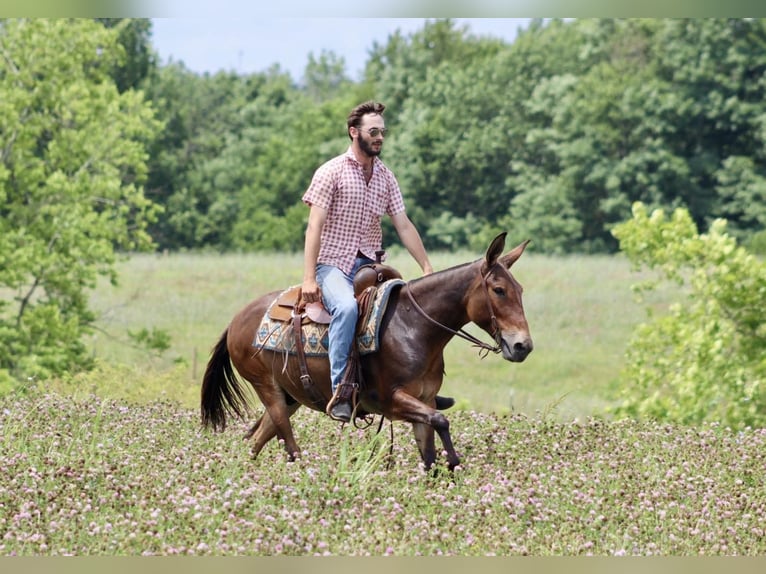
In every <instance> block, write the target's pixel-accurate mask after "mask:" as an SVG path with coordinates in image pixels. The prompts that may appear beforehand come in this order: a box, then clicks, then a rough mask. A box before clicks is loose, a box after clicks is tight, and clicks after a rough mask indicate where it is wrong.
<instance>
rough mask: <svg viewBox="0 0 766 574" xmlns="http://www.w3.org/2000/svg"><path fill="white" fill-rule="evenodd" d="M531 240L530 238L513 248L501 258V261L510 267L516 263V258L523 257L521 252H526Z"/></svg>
mask: <svg viewBox="0 0 766 574" xmlns="http://www.w3.org/2000/svg"><path fill="white" fill-rule="evenodd" d="M529 242H530V240H529V239H527V240H526V241H524V242H523V243H520V244H519V245H517V246H516V247H514V248H513V249H511V251H509V252H508V253H507V254H506V255H503V256H502V257H501V258H500V263H502V264H503V265H505V266H506V267H508V268H510V266H511V265H513V264H514V263H516V260H517V259H518V258H519V257H521V254H522V253H524V250H525V249H526V248H527V245H528V244H529Z"/></svg>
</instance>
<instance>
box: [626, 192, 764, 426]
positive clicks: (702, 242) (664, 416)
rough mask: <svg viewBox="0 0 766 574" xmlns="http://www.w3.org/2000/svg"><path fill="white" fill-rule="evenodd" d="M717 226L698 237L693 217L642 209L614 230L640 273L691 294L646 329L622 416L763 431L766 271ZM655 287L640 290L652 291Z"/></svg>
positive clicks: (635, 350) (635, 351)
mask: <svg viewBox="0 0 766 574" xmlns="http://www.w3.org/2000/svg"><path fill="white" fill-rule="evenodd" d="M725 228H726V222H725V220H721V219H719V220H716V221H715V222H713V224H712V225H711V226H710V230H709V231H708V232H707V233H704V234H699V233H698V231H697V227H696V225H695V223H694V221H693V219H692V217H691V215H690V213H689V211H688V210H686V209H682V208H679V209H676V210H675V211H674V212H673V214H672V216H671V217H670V218H667V217H666V216H665V213H664V212H663V211H662V210H655V211H653V212H652V213H651V214H650V213H649V212H648V211H647V209H646V207H645V206H644V205H643V204H641V203H637V204H635V205H634V206H633V218H632V219H631V220H628V221H626V222H624V223H621V224H620V225H618V226H616V227H615V229H614V234H615V236H616V237H617V238H618V239H619V241H620V248H621V249H622V251H623V252H624V253H625V254H626V255H627V256H628V258H629V259H630V261H631V262H632V264H633V265H634V266H635V267H636V268H637V269H641V268H643V267H646V268H649V269H656V270H658V271H659V272H660V276H661V277H662V278H664V279H667V280H672V281H675V282H677V283H679V284H680V285H684V286H686V289H685V291H686V296H685V298H683V299H682V300H680V301H677V302H675V303H674V304H672V305H671V307H670V309H669V313H668V314H667V315H664V316H661V317H657V318H653V319H652V320H651V321H650V322H648V323H645V324H642V325H639V326H638V327H637V329H636V331H635V333H634V335H633V337H632V340H631V342H630V344H629V345H628V350H627V353H626V367H625V370H624V372H623V373H622V375H621V378H620V386H621V388H622V389H623V390H622V404H621V405H620V406H619V407H618V408H617V409H615V412H616V414H617V415H618V416H631V417H646V418H652V419H657V420H667V421H675V422H680V423H688V424H695V423H701V422H703V421H717V422H721V423H722V424H725V425H729V426H732V427H740V428H741V427H744V426H746V425H751V426H763V425H764V424H766V358H765V357H764V353H763V349H764V348H766V306H764V305H763V301H764V300H765V299H766V264H764V262H763V261H760V260H758V259H757V258H755V257H754V256H753V255H751V254H749V253H748V252H747V251H746V250H745V249H744V248H742V247H738V246H737V244H736V241H735V240H734V238H732V237H730V236H729V235H728V234H726V232H725ZM655 286H656V282H648V283H644V284H642V285H639V286H638V288H639V290H643V291H647V290H651V289H653V288H654V287H655Z"/></svg>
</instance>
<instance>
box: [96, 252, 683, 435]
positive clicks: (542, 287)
mask: <svg viewBox="0 0 766 574" xmlns="http://www.w3.org/2000/svg"><path fill="white" fill-rule="evenodd" d="M480 256H481V254H480V253H457V254H446V253H434V254H432V260H433V263H434V266H435V268H436V269H445V268H447V267H450V266H452V265H456V264H460V263H464V262H466V261H472V260H474V259H477V258H478V257H480ZM389 263H390V264H392V265H394V266H395V267H397V268H398V269H400V270H401V271H402V273H403V275H404V277H405V278H408V279H409V278H414V277H417V276H418V268H417V265H416V264H415V263H414V262H413V261H412V259H411V258H410V257H409V255H408V254H407V253H406V252H399V251H394V252H392V253H391V257H390V259H389ZM119 270H120V276H121V280H120V281H121V283H120V286H119V287H118V288H116V289H115V288H113V287H111V286H110V285H102V286H100V287H99V289H98V290H97V291H96V292H95V294H94V296H93V298H92V305H93V307H94V308H95V309H96V310H97V311H98V313H99V314H100V316H101V319H100V321H99V326H100V327H101V328H102V329H103V331H104V332H99V333H97V334H96V335H95V336H94V337H93V339H92V341H91V342H90V344H91V345H92V349H93V352H94V353H95V354H96V356H98V357H99V358H101V359H103V360H105V361H108V362H118V363H123V364H127V365H132V366H133V368H134V369H135V370H136V371H138V377H139V378H141V379H143V378H144V377H143V376H142V375H143V374H144V373H150V372H152V373H156V372H165V375H164V376H163V377H162V383H163V384H164V385H168V387H167V388H164V389H143V387H141V386H140V385H139V383H138V382H137V381H133V382H130V381H125V384H126V385H132V388H126V389H123V392H124V393H127V396H131V393H133V395H135V394H136V393H140V392H144V394H149V395H151V394H152V393H155V394H156V393H159V392H162V396H169V397H176V398H181V399H182V401H183V402H184V404H185V405H187V406H195V405H196V404H197V401H198V391H199V384H200V379H201V376H202V373H203V371H204V367H205V364H206V362H207V360H208V357H209V350H210V348H211V346H212V345H213V344H214V343H215V342H216V341H217V339H218V336H219V335H220V333H221V332H222V330H223V329H224V328H225V327H226V325H227V324H228V322H229V320H230V319H231V317H232V316H233V315H234V313H235V312H236V311H238V310H239V309H240V308H241V307H243V306H244V305H245V304H246V303H247V302H248V301H250V300H251V299H253V298H255V297H257V296H259V295H261V294H263V293H266V292H268V291H271V290H275V289H281V288H284V287H286V286H288V285H292V284H297V283H299V282H300V280H301V274H302V260H301V256H300V255H297V254H293V255H290V254H275V255H264V254H259V255H235V254H226V255H219V254H193V255H192V254H174V255H169V256H164V255H136V256H134V257H132V258H131V259H130V260H128V261H125V262H123V263H122V264H121V265H120V267H119ZM513 272H514V275H515V276H516V277H517V279H518V280H519V281H520V282H521V283H522V285H524V288H525V292H524V304H525V309H526V314H527V318H528V320H529V323H530V328H531V330H532V336H533V339H534V343H535V350H534V352H533V353H532V354H531V355H530V356H529V358H528V359H527V360H526V361H525V362H524V363H521V364H512V363H508V362H506V361H504V360H502V359H501V358H500V357H499V356H495V355H491V356H489V357H486V358H484V359H481V358H480V357H479V355H478V352H477V350H476V349H474V348H473V347H471V345H470V344H468V343H467V342H465V341H463V340H460V339H455V340H453V341H452V342H451V343H450V344H449V345H448V347H447V350H446V359H447V366H446V371H447V376H446V377H445V381H444V386H443V387H442V394H447V395H451V396H454V397H455V398H456V399H457V401H458V405H457V407H458V408H459V409H467V410H476V411H480V412H495V413H509V412H515V413H522V414H527V415H533V414H534V413H536V412H546V413H547V412H550V411H552V410H555V414H556V417H557V418H558V419H559V420H572V419H574V418H581V419H582V418H584V417H587V416H590V415H596V414H603V411H604V408H605V407H607V406H609V405H610V404H612V402H613V400H614V394H615V390H616V386H615V381H616V378H617V375H618V373H619V370H620V368H621V366H622V361H623V354H624V351H625V348H626V345H627V344H628V340H629V337H630V334H631V331H632V329H633V327H634V326H635V325H636V324H637V323H638V322H640V321H642V320H644V318H645V311H644V308H643V307H642V306H640V305H638V304H637V303H636V302H635V300H634V297H633V294H632V292H631V290H630V285H631V284H632V283H634V282H636V281H638V280H639V279H640V277H639V276H638V275H637V274H635V273H632V272H631V270H630V268H629V265H628V263H627V262H626V261H625V260H623V259H620V258H616V257H545V256H540V255H535V254H534V253H527V254H525V255H524V256H523V257H522V258H521V259H520V260H519V261H518V262H517V263H516V265H515V266H514V267H513ZM668 296H669V294H668V293H667V292H660V293H658V294H657V295H656V297H655V299H656V301H655V304H656V305H657V307H658V309H662V307H663V304H664V303H665V302H666V298H667V297H668ZM145 327H146V328H152V327H154V328H158V329H162V330H165V331H167V332H168V333H169V334H170V335H171V339H172V346H171V348H170V349H169V351H167V352H166V353H165V354H164V355H162V356H160V357H152V356H151V355H150V354H149V353H147V352H145V351H139V350H136V349H135V348H133V347H131V346H130V345H129V344H128V343H127V342H126V341H125V337H124V333H125V331H126V329H131V330H134V331H136V330H139V329H141V328H145ZM469 330H471V331H472V332H473V333H474V334H477V335H481V336H482V337H483V339H484V340H488V339H489V336H488V335H486V334H485V333H480V332H479V330H478V329H476V328H473V329H470V328H469ZM116 335H121V338H114V336H116ZM171 369H172V370H171ZM121 376H122V375H120V376H118V377H116V378H117V379H118V380H119V379H120V378H121ZM124 376H125V377H126V378H128V379H129V378H131V377H133V378H135V376H136V375H135V373H125V374H124ZM111 378H112V379H114V378H115V377H111ZM171 386H172V388H171Z"/></svg>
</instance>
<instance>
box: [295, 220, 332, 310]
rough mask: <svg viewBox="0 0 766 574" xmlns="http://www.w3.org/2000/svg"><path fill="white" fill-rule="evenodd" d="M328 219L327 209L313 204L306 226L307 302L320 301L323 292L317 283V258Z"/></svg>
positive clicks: (305, 289)
mask: <svg viewBox="0 0 766 574" xmlns="http://www.w3.org/2000/svg"><path fill="white" fill-rule="evenodd" d="M326 219H327V210H326V209H322V208H321V207H317V206H316V205H312V206H311V210H310V211H309V222H308V225H307V226H306V243H305V246H304V249H303V285H302V287H301V291H302V292H303V300H304V301H305V302H306V303H314V302H316V301H320V300H321V298H322V294H321V292H320V290H319V285H318V284H317V273H316V269H317V259H318V258H319V245H320V242H321V237H322V228H323V227H324V222H325V220H326Z"/></svg>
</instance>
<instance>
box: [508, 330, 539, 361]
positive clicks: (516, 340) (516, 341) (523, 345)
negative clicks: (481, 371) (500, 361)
mask: <svg viewBox="0 0 766 574" xmlns="http://www.w3.org/2000/svg"><path fill="white" fill-rule="evenodd" d="M500 348H501V349H502V352H503V358H504V359H505V360H506V361H511V362H513V363H521V362H522V361H523V360H524V359H526V358H527V355H529V353H531V352H532V349H533V348H534V345H533V344H532V339H531V338H530V337H529V335H526V334H522V333H513V334H510V335H503V336H502V338H501V339H500Z"/></svg>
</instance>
